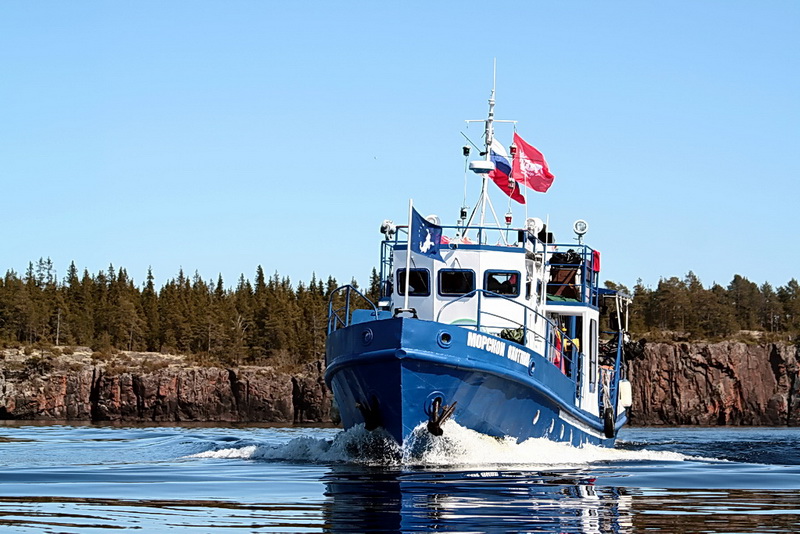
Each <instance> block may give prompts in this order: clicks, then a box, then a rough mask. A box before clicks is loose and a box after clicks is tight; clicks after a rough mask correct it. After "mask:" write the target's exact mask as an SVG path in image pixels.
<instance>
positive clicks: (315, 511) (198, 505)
mask: <svg viewBox="0 0 800 534" xmlns="http://www.w3.org/2000/svg"><path fill="white" fill-rule="evenodd" d="M0 527H2V528H3V532H9V531H13V532H87V531H92V530H94V529H101V530H113V531H117V530H127V529H134V530H138V531H143V532H161V531H165V530H181V531H197V532H216V531H222V530H227V529H234V530H237V531H241V530H242V529H243V528H246V529H250V531H252V530H262V529H263V530H264V531H265V532H311V531H319V530H320V528H321V525H320V521H319V505H318V504H316V503H313V504H312V503H308V504H303V503H298V504H296V505H287V504H284V503H272V504H270V503H238V502H226V501H219V500H208V501H192V500H146V499H136V500H122V499H103V498H69V497H21V498H16V497H3V498H0ZM8 529H13V530H8Z"/></svg>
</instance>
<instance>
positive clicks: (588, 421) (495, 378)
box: [326, 319, 624, 446]
mask: <svg viewBox="0 0 800 534" xmlns="http://www.w3.org/2000/svg"><path fill="white" fill-rule="evenodd" d="M443 332H444V333H446V334H448V335H449V337H450V339H449V340H448V342H446V343H445V342H444V340H443V338H442V333H443ZM467 333H468V330H466V329H463V328H459V327H454V326H451V325H443V324H439V323H433V322H429V321H419V320H414V319H390V320H382V321H371V322H366V323H361V324H357V325H353V326H350V327H348V328H344V329H340V330H337V331H335V332H333V333H332V334H331V335H330V336H329V339H328V369H327V371H326V381H327V382H328V385H329V386H330V387H331V389H332V390H333V393H334V397H335V398H336V401H337V404H338V405H339V410H340V413H341V417H342V423H343V425H344V427H345V428H350V427H352V426H354V425H357V424H360V423H364V422H365V420H366V419H367V418H372V423H373V424H376V423H378V424H380V425H381V426H383V427H384V428H385V429H386V430H387V431H388V432H389V433H390V434H391V435H392V436H393V437H394V438H395V439H396V440H397V441H398V442H399V443H403V442H404V441H405V440H406V439H407V438H408V437H409V435H410V434H411V432H412V431H413V429H414V428H415V427H416V426H417V425H418V424H420V423H423V422H426V421H427V420H428V413H427V410H429V409H430V404H431V402H432V400H433V398H434V397H437V396H438V397H441V398H442V401H443V404H451V403H453V402H457V403H458V404H457V407H456V410H455V414H454V416H453V417H454V419H455V420H456V421H458V423H459V424H461V425H462V426H465V427H467V428H470V429H473V430H475V431H477V432H481V433H484V434H488V435H492V436H511V437H514V438H516V439H517V440H519V441H521V440H525V439H528V438H539V437H545V438H549V439H551V440H554V441H563V442H569V443H572V444H574V445H580V444H583V443H592V444H597V445H606V446H613V443H614V440H613V439H607V438H605V437H604V436H603V430H602V428H603V423H602V420H600V419H599V418H598V417H597V416H593V415H590V414H587V413H585V412H581V411H579V410H577V408H575V406H574V387H575V386H574V383H573V382H572V381H571V380H569V379H568V378H567V377H565V376H564V375H563V374H562V373H561V372H560V371H559V370H558V369H556V367H555V366H553V365H552V364H550V363H549V362H547V361H546V360H545V359H544V358H542V357H541V356H539V355H537V354H535V353H532V352H530V351H526V352H527V354H529V356H530V358H531V360H532V363H533V364H534V365H533V368H534V370H533V371H532V373H530V372H529V371H528V366H526V365H521V364H520V363H518V362H516V361H513V360H511V359H509V358H507V357H505V356H503V355H498V354H493V353H490V352H489V351H486V350H482V349H477V348H474V347H469V346H468V345H467V342H466V340H467ZM446 337H447V336H445V339H446ZM412 347H413V348H412ZM359 405H360V408H359ZM365 410H366V411H365ZM620 419H621V420H620V421H617V426H618V427H620V426H621V425H622V424H623V423H624V421H623V420H622V419H624V416H623V417H621V418H620Z"/></svg>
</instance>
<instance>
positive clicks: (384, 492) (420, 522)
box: [323, 467, 632, 533]
mask: <svg viewBox="0 0 800 534" xmlns="http://www.w3.org/2000/svg"><path fill="white" fill-rule="evenodd" d="M323 480H324V482H325V485H326V489H327V491H326V493H325V495H326V496H327V497H328V499H327V500H326V502H325V504H324V512H325V521H326V527H327V530H329V531H330V532H385V531H390V532H409V531H434V532H436V531H446V532H465V531H469V532H508V531H509V530H512V531H519V530H531V531H537V532H585V533H596V532H630V531H631V526H632V523H631V514H630V510H629V508H630V497H629V496H628V495H626V494H625V493H624V492H622V491H620V489H618V488H610V487H596V486H595V485H594V480H593V479H592V478H591V477H589V476H586V475H581V474H577V473H565V474H554V473H549V474H546V475H542V474H537V473H524V472H512V471H507V472H472V471H469V472H446V471H443V472H385V471H379V470H375V469H374V468H373V469H363V470H353V469H352V468H348V467H341V468H340V467H336V468H333V469H332V470H331V472H330V473H329V474H328V475H326V476H325V478H324V479H323Z"/></svg>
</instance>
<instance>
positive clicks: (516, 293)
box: [483, 269, 522, 298]
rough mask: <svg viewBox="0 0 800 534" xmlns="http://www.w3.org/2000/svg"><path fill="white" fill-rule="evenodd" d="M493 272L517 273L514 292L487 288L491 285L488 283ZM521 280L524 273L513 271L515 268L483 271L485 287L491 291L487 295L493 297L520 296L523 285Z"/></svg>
mask: <svg viewBox="0 0 800 534" xmlns="http://www.w3.org/2000/svg"><path fill="white" fill-rule="evenodd" d="M491 274H508V275H517V283H516V284H515V291H514V293H497V292H496V291H490V290H489V289H487V286H488V285H489V284H488V282H489V275H491ZM521 282H522V275H521V273H520V272H519V271H513V270H510V269H486V270H485V271H484V272H483V289H484V290H485V291H488V292H489V293H487V295H486V296H487V297H492V298H494V297H510V298H516V297H519V295H520V286H521V285H522V284H521Z"/></svg>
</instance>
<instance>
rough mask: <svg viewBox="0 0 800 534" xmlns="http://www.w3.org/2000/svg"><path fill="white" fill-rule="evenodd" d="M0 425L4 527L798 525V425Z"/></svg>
mask: <svg viewBox="0 0 800 534" xmlns="http://www.w3.org/2000/svg"><path fill="white" fill-rule="evenodd" d="M620 438H621V439H620V442H619V444H618V446H617V448H615V449H600V448H595V447H585V448H582V449H575V448H572V447H569V446H566V445H559V444H554V443H550V442H546V441H539V440H531V441H528V442H525V443H522V444H515V443H512V442H500V441H497V440H494V439H491V438H486V437H485V436H479V435H477V434H474V433H472V432H470V431H468V430H466V429H463V428H461V427H458V426H457V425H456V424H455V423H454V422H448V423H447V426H445V436H443V437H442V438H431V437H430V436H427V435H424V434H420V436H419V439H418V440H417V442H416V443H415V444H414V445H413V446H411V447H409V448H408V449H407V450H405V451H400V450H398V449H397V448H396V447H393V446H392V445H391V444H390V443H387V442H386V441H384V440H383V439H381V437H380V436H376V435H375V434H370V433H367V432H364V431H363V430H359V429H356V430H353V431H349V432H343V431H341V430H339V429H335V428H270V427H250V428H244V427H232V428H212V427H197V426H195V427H181V428H173V427H155V428H138V427H135V428H129V427H103V426H60V425H47V426H34V425H7V426H0V531H2V532H37V533H38V532H82V533H83V532H118V531H124V530H136V531H137V532H415V531H426V532H559V533H577V532H582V533H592V532H647V531H652V532H798V531H800V448H799V447H798V444H800V429H785V428H780V429H769V428H746V429H743V428H736V429H693V428H671V429H660V428H659V429H649V428H639V429H637V428H628V429H625V430H623V432H622V433H621V436H620Z"/></svg>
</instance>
